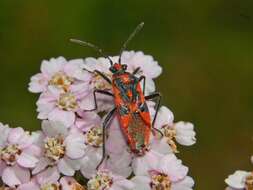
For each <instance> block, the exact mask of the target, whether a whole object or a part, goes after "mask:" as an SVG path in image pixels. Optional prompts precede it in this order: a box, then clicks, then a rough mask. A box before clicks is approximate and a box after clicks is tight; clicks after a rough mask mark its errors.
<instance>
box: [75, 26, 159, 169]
mask: <svg viewBox="0 0 253 190" xmlns="http://www.w3.org/2000/svg"><path fill="white" fill-rule="evenodd" d="M143 25H144V23H141V24H139V25H138V26H137V27H136V28H135V30H134V31H133V32H132V33H131V35H130V36H129V37H128V39H127V40H126V41H125V43H124V44H123V46H122V48H121V51H120V54H119V60H118V63H113V61H112V60H111V59H110V57H109V56H107V55H105V54H104V53H103V51H102V50H101V49H100V48H98V47H97V46H95V45H93V44H91V43H88V42H84V41H81V40H76V39H71V41H72V42H74V43H78V44H80V45H84V46H88V47H90V48H92V49H94V50H95V51H97V52H99V53H100V54H101V55H102V56H103V57H106V58H107V59H108V60H109V62H110V68H109V69H110V71H111V72H112V79H110V78H108V77H107V76H106V75H105V74H103V73H102V72H100V71H98V70H95V71H94V72H96V73H97V74H98V75H100V76H101V77H102V78H103V79H104V80H106V81H107V82H108V83H109V84H110V85H111V86H112V93H111V92H109V91H106V90H100V89H95V90H94V92H93V95H94V102H95V107H94V109H91V110H84V111H95V110H96V109H97V98H96V94H98V93H99V94H103V95H107V96H111V97H113V98H114V104H115V106H114V108H112V110H111V111H110V112H109V113H108V114H107V116H106V117H105V119H104V121H103V142H104V144H103V158H102V160H101V162H100V163H99V165H98V167H99V166H100V165H101V164H102V163H103V161H104V159H105V157H106V154H105V140H106V127H107V126H108V124H109V123H110V121H111V119H112V118H113V116H114V115H115V114H117V117H118V119H119V123H120V128H121V130H122V132H123V134H124V136H125V138H126V141H127V144H128V145H129V147H130V150H131V152H132V153H134V154H135V155H137V156H142V155H144V154H145V152H146V151H147V150H148V146H149V143H150V135H151V131H152V130H153V131H152V132H159V133H160V135H161V136H162V132H161V131H160V130H158V129H156V128H155V127H154V123H155V120H156V117H157V112H158V109H159V107H160V101H161V95H160V93H157V92H155V93H153V94H150V95H147V96H145V94H144V92H145V79H146V78H145V76H140V77H137V76H136V74H137V73H138V72H139V71H140V67H138V68H136V69H135V70H134V71H133V72H132V73H129V72H127V65H125V64H121V56H122V53H123V51H124V50H125V49H126V47H127V44H128V43H129V42H130V41H131V40H132V38H133V37H134V36H135V35H136V34H137V33H138V32H139V31H140V30H141V29H142V27H143ZM142 82H143V88H141V85H142ZM152 99H154V100H156V106H155V110H156V112H155V115H154V119H153V121H151V116H150V112H149V109H148V106H147V103H146V100H152ZM98 167H97V168H98Z"/></svg>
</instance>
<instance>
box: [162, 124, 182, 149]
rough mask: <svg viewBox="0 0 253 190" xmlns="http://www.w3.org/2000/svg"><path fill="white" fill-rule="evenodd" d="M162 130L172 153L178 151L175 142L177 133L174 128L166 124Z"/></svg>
mask: <svg viewBox="0 0 253 190" xmlns="http://www.w3.org/2000/svg"><path fill="white" fill-rule="evenodd" d="M163 132H164V137H165V138H166V139H167V143H168V144H169V145H170V147H171V149H172V151H173V152H174V153H178V152H179V151H178V150H177V144H176V142H175V139H176V135H177V132H176V130H175V128H174V127H171V126H168V125H166V126H164V127H163Z"/></svg>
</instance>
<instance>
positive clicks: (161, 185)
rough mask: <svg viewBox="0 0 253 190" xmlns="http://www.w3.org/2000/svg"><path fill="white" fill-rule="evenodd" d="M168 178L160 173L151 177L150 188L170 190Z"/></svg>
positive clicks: (153, 189)
mask: <svg viewBox="0 0 253 190" xmlns="http://www.w3.org/2000/svg"><path fill="white" fill-rule="evenodd" d="M171 185H172V183H171V181H170V178H169V177H168V176H167V175H165V174H162V173H158V174H155V175H152V176H151V183H150V187H151V189H152V190H171Z"/></svg>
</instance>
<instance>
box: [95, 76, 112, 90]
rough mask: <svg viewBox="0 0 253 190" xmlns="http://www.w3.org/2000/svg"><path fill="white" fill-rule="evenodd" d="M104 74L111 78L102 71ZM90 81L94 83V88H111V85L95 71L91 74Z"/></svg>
mask: <svg viewBox="0 0 253 190" xmlns="http://www.w3.org/2000/svg"><path fill="white" fill-rule="evenodd" d="M104 75H105V76H107V77H108V78H112V76H111V75H110V74H106V73H104ZM91 82H92V84H93V85H94V87H95V89H99V90H110V89H111V88H112V86H111V85H110V84H109V83H108V82H107V81H106V80H105V79H104V78H103V77H101V76H100V75H99V74H97V73H94V74H93V77H92V81H91Z"/></svg>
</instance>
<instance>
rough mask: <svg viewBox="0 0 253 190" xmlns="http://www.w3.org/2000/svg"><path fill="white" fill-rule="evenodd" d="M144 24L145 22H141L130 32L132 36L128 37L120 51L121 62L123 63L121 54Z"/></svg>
mask: <svg viewBox="0 0 253 190" xmlns="http://www.w3.org/2000/svg"><path fill="white" fill-rule="evenodd" d="M143 26H144V22H142V23H140V24H139V25H138V26H137V27H136V28H135V29H134V31H133V32H132V33H131V34H130V36H129V37H128V39H127V40H126V41H125V43H124V44H123V46H122V48H121V50H120V53H119V63H121V56H122V53H123V51H124V50H125V49H126V47H127V44H128V43H129V42H130V41H131V40H132V39H133V38H134V36H135V35H136V34H137V33H138V32H139V31H140V30H141V29H142V28H143Z"/></svg>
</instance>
